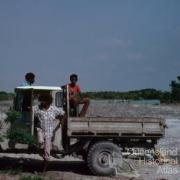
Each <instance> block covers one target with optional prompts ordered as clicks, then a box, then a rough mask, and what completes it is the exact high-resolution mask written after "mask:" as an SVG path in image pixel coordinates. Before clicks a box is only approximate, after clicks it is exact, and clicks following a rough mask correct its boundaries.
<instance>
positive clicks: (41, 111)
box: [34, 94, 65, 161]
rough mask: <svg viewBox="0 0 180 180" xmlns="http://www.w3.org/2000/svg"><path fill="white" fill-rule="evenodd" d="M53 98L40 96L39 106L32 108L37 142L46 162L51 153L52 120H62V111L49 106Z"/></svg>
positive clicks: (45, 95) (46, 95) (44, 95)
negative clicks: (41, 148)
mask: <svg viewBox="0 0 180 180" xmlns="http://www.w3.org/2000/svg"><path fill="white" fill-rule="evenodd" d="M52 101H53V98H52V96H51V95H50V94H42V95H40V97H39V102H40V105H38V106H35V107H34V118H35V119H36V120H37V121H38V122H36V131H37V137H38V142H39V144H40V146H42V147H43V150H44V153H43V158H44V160H45V161H48V159H49V156H50V151H51V146H52V144H51V139H52V136H53V120H55V119H56V118H57V119H60V120H61V121H63V120H64V118H65V116H64V114H65V113H64V111H63V110H62V108H57V107H55V106H51V104H52Z"/></svg>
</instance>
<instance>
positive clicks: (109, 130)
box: [68, 117, 165, 138]
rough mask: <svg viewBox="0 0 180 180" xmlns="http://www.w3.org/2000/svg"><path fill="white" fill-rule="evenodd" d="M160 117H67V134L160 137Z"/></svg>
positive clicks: (162, 121) (161, 130)
mask: <svg viewBox="0 0 180 180" xmlns="http://www.w3.org/2000/svg"><path fill="white" fill-rule="evenodd" d="M164 133H165V120H164V119H163V118H161V117H158V118H157V117H69V118H68V136H69V137H71V136H112V137H114V136H119V137H157V138H158V137H159V138H160V137H162V136H163V135H164Z"/></svg>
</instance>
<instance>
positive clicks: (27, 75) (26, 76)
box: [25, 72, 35, 81]
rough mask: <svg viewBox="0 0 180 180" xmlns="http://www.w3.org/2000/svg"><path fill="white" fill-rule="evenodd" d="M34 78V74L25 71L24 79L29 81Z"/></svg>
mask: <svg viewBox="0 0 180 180" xmlns="http://www.w3.org/2000/svg"><path fill="white" fill-rule="evenodd" d="M34 78H35V75H34V74H33V73H32V72H29V73H26V75H25V79H26V81H29V80H31V79H34Z"/></svg>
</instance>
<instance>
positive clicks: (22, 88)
mask: <svg viewBox="0 0 180 180" xmlns="http://www.w3.org/2000/svg"><path fill="white" fill-rule="evenodd" d="M15 89H16V90H50V91H51V90H56V91H61V90H62V88H61V87H58V86H18V87H16V88H15Z"/></svg>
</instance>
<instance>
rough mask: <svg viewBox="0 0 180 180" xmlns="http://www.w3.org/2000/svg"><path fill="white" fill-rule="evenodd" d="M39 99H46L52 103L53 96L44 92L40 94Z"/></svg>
mask: <svg viewBox="0 0 180 180" xmlns="http://www.w3.org/2000/svg"><path fill="white" fill-rule="evenodd" d="M39 101H40V102H41V101H45V102H47V103H49V104H52V102H53V97H52V96H51V95H50V94H42V95H40V96H39Z"/></svg>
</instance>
